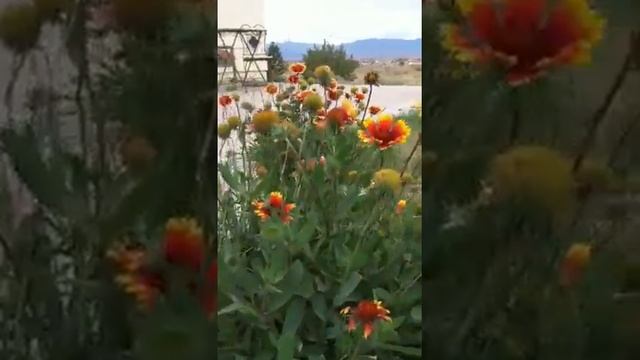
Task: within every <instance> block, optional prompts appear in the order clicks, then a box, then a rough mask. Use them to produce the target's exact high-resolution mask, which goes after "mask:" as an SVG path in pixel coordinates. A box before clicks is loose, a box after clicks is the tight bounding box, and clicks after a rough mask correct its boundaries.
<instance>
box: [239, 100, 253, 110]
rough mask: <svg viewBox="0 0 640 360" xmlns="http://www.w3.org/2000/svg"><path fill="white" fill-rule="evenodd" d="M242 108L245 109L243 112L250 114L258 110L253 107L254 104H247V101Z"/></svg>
mask: <svg viewBox="0 0 640 360" xmlns="http://www.w3.org/2000/svg"><path fill="white" fill-rule="evenodd" d="M240 108H241V109H243V110H246V111H248V112H253V110H255V109H256V108H255V106H253V104H252V103H250V102H247V101H245V102H243V103H242V104H240Z"/></svg>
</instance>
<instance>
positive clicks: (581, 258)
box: [560, 243, 591, 287]
mask: <svg viewBox="0 0 640 360" xmlns="http://www.w3.org/2000/svg"><path fill="white" fill-rule="evenodd" d="M590 261H591V245H589V244H583V243H575V244H572V245H571V247H569V249H568V250H567V253H566V254H565V257H564V259H563V260H562V263H561V264H560V285H562V286H563V287H571V286H573V285H575V284H577V283H578V282H579V281H580V279H582V276H583V275H584V272H585V270H586V268H587V265H588V264H589V262H590Z"/></svg>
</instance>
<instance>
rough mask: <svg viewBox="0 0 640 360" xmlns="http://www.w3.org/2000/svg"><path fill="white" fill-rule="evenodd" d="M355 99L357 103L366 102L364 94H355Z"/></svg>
mask: <svg viewBox="0 0 640 360" xmlns="http://www.w3.org/2000/svg"><path fill="white" fill-rule="evenodd" d="M355 98H356V101H357V102H360V101H362V100H364V98H365V96H364V94H363V93H361V92H357V93H355Z"/></svg>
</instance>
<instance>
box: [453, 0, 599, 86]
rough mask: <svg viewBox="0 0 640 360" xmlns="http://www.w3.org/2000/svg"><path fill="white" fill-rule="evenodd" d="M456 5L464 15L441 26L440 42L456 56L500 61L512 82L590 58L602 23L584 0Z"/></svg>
mask: <svg viewBox="0 0 640 360" xmlns="http://www.w3.org/2000/svg"><path fill="white" fill-rule="evenodd" d="M458 7H459V10H460V13H461V15H462V17H463V21H462V23H461V24H448V25H445V26H444V27H443V29H442V32H443V41H444V46H445V47H446V48H448V49H449V50H450V51H451V52H452V53H453V54H454V55H455V56H456V58H457V59H458V60H460V61H464V62H472V63H493V64H497V65H500V66H502V67H503V68H505V69H506V71H507V82H508V83H509V84H511V85H514V86H515V85H520V84H523V83H527V82H529V81H531V80H533V79H535V78H537V77H539V76H540V75H542V74H543V73H544V72H546V71H547V70H549V69H552V68H555V67H558V66H561V65H570V64H581V63H586V62H588V61H589V59H590V56H591V51H592V48H593V46H594V45H595V44H596V43H597V42H598V41H600V39H601V37H602V32H603V28H604V20H603V19H602V18H601V17H600V16H599V15H598V14H597V13H596V12H595V11H593V10H591V8H590V6H589V2H588V1H587V0H526V1H523V0H501V1H493V0H463V1H459V2H458Z"/></svg>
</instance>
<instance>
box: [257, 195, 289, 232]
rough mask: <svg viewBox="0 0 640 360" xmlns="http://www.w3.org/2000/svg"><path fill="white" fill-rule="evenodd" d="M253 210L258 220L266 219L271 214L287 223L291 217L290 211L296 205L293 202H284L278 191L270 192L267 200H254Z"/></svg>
mask: <svg viewBox="0 0 640 360" xmlns="http://www.w3.org/2000/svg"><path fill="white" fill-rule="evenodd" d="M253 207H254V212H255V214H256V215H258V217H259V218H260V220H262V221H266V220H267V219H269V218H271V216H277V217H279V218H280V220H281V221H282V222H283V223H285V224H287V223H289V222H290V221H291V220H293V217H291V215H290V213H291V211H292V210H293V209H294V208H295V207H296V205H295V204H292V203H286V202H285V201H284V198H283V197H282V193H280V192H272V193H271V194H269V198H268V199H267V201H266V202H265V201H259V200H255V201H254V202H253Z"/></svg>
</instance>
